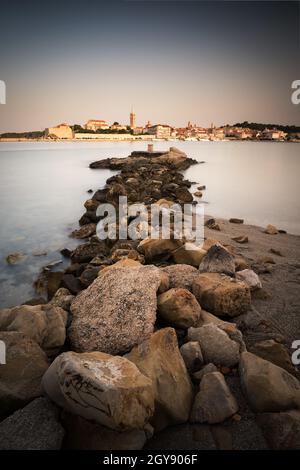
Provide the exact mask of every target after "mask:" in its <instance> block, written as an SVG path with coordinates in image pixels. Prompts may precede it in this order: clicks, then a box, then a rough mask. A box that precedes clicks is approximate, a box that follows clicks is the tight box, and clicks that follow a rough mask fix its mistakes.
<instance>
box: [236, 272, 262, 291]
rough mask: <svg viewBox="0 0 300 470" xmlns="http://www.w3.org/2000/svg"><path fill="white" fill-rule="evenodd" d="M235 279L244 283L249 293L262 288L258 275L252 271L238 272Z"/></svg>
mask: <svg viewBox="0 0 300 470" xmlns="http://www.w3.org/2000/svg"><path fill="white" fill-rule="evenodd" d="M235 277H236V279H237V280H238V281H242V282H244V283H245V284H246V285H247V286H248V287H249V289H250V290H251V291H253V290H256V289H261V288H262V284H261V281H260V279H259V277H258V275H257V274H256V273H255V272H254V271H253V270H252V269H243V270H242V271H238V272H237V273H236V275H235Z"/></svg>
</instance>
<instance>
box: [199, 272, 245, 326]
mask: <svg viewBox="0 0 300 470" xmlns="http://www.w3.org/2000/svg"><path fill="white" fill-rule="evenodd" d="M192 291H193V294H194V295H195V297H196V299H197V300H198V302H199V303H200V305H201V307H202V308H204V309H206V310H208V311H209V312H212V313H214V314H215V315H220V316H222V315H228V316H230V317H235V316H237V315H241V314H242V313H245V312H247V310H249V309H250V306H251V297H250V289H249V287H248V286H246V285H245V284H244V283H243V282H239V281H235V280H234V279H232V278H230V277H228V276H224V275H221V274H217V273H205V274H204V273H203V274H200V275H199V276H198V278H197V279H196V280H195V281H194V283H193V287H192Z"/></svg>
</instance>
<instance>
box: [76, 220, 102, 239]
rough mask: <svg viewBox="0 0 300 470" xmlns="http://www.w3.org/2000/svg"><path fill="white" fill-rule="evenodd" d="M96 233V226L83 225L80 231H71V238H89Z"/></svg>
mask: <svg viewBox="0 0 300 470" xmlns="http://www.w3.org/2000/svg"><path fill="white" fill-rule="evenodd" d="M95 233H96V224H93V223H91V224H86V225H83V226H82V227H81V228H80V229H78V230H73V232H72V233H71V236H72V237H73V238H78V239H84V238H89V237H91V236H92V235H95Z"/></svg>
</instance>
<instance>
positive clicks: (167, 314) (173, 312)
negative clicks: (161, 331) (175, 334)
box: [157, 288, 201, 328]
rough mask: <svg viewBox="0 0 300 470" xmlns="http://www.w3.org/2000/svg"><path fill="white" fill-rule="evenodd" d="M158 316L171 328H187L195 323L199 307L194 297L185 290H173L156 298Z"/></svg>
mask: <svg viewBox="0 0 300 470" xmlns="http://www.w3.org/2000/svg"><path fill="white" fill-rule="evenodd" d="M157 308H158V312H159V314H160V316H161V317H162V318H163V319H164V320H165V321H166V322H167V323H169V324H170V325H171V326H174V327H176V328H189V327H190V326H193V325H195V324H196V323H197V321H198V320H199V318H200V315H201V307H200V305H199V303H198V302H197V300H196V297H195V296H194V295H193V294H192V293H191V292H190V291H188V290H187V289H181V288H174V289H170V290H168V291H167V292H164V293H163V294H161V295H159V296H158V299H157Z"/></svg>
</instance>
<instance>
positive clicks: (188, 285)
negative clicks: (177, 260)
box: [161, 264, 199, 290]
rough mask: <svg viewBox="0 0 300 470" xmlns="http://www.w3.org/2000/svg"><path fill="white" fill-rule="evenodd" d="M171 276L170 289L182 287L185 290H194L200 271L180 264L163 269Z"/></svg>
mask: <svg viewBox="0 0 300 470" xmlns="http://www.w3.org/2000/svg"><path fill="white" fill-rule="evenodd" d="M161 271H163V272H165V273H167V274H168V276H169V282H170V289H172V288H173V287H181V288H183V289H188V290H192V285H193V282H194V281H195V279H197V277H198V276H199V271H198V269H196V268H194V267H193V266H190V265H188V264H178V265H172V266H166V267H165V268H161Z"/></svg>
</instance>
